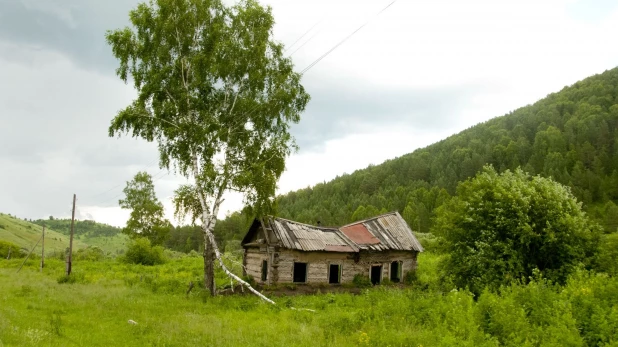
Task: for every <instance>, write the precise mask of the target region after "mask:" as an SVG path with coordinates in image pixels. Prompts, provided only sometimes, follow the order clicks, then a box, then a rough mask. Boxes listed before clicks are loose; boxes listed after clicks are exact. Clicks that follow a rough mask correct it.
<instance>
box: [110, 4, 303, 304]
mask: <svg viewBox="0 0 618 347" xmlns="http://www.w3.org/2000/svg"><path fill="white" fill-rule="evenodd" d="M130 19H131V23H132V25H133V28H125V29H119V30H115V31H110V32H108V33H107V41H108V43H109V44H110V45H111V46H112V51H113V53H114V56H115V57H116V58H118V60H119V61H120V67H119V68H118V69H117V74H118V76H119V77H120V78H121V79H122V80H124V81H125V82H128V81H129V77H132V81H133V84H134V87H135V89H136V90H137V93H138V96H137V98H136V99H135V100H134V101H133V103H132V104H131V105H129V106H127V107H126V108H125V109H124V110H122V111H120V112H119V113H118V115H117V116H116V117H115V118H114V119H113V121H112V124H111V126H110V128H109V134H110V136H114V135H116V134H121V133H130V134H132V135H133V136H135V137H141V138H143V139H146V140H148V141H156V142H157V143H158V145H159V153H160V163H161V165H162V166H163V167H165V168H173V169H174V170H176V171H177V172H179V173H180V174H182V175H184V176H186V177H187V178H192V179H193V183H192V184H190V185H186V186H182V187H180V188H179V189H178V190H177V191H176V198H175V205H176V209H177V212H178V215H179V217H183V216H185V215H189V216H191V217H192V219H193V220H195V219H201V221H202V228H203V232H204V244H205V247H204V265H205V274H204V277H205V285H206V287H207V288H209V289H210V290H211V293H213V294H214V272H213V270H212V266H213V256H214V257H215V258H219V264H220V265H221V266H222V268H223V269H224V270H227V269H226V268H225V265H224V264H223V262H222V261H221V260H220V257H219V254H218V252H219V250H218V248H217V245H216V240H215V238H214V234H213V229H214V226H215V224H216V216H217V214H218V211H219V207H220V205H221V202H222V201H223V199H224V196H225V194H226V192H228V191H230V190H231V191H239V192H241V193H243V196H244V198H245V202H246V204H247V205H250V206H252V209H253V211H254V213H255V214H257V215H261V214H264V213H267V212H269V211H270V209H271V206H272V201H273V198H274V194H275V189H276V183H277V180H278V179H279V177H280V175H281V173H282V172H283V170H284V168H285V158H286V157H287V156H288V155H289V154H290V153H291V151H292V150H293V149H294V148H295V145H294V142H293V139H292V137H291V135H290V133H289V126H290V123H293V122H298V121H299V119H300V113H301V112H302V111H303V110H304V108H305V106H306V104H307V103H308V101H309V95H308V94H307V93H306V92H305V90H304V88H303V86H302V85H301V84H300V78H301V75H300V74H298V73H296V72H294V71H293V64H292V61H291V60H290V59H289V58H287V57H285V56H284V55H283V45H282V44H280V43H278V42H275V41H274V40H273V39H272V30H273V26H274V18H273V16H272V12H271V9H270V8H264V7H262V6H261V5H260V4H259V3H258V2H257V1H254V0H242V1H240V2H238V3H237V4H235V5H233V6H226V5H225V4H223V2H222V1H220V0H156V1H155V0H151V1H150V2H149V3H142V4H139V5H138V6H137V8H136V9H134V10H132V11H131V13H130ZM228 274H229V275H230V276H232V277H233V278H235V279H236V280H238V281H239V282H241V283H244V282H242V281H241V279H240V278H238V277H237V276H234V275H233V274H231V273H229V272H228Z"/></svg>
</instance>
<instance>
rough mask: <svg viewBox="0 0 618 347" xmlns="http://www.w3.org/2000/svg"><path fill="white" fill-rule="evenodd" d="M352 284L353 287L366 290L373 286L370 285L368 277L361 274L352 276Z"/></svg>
mask: <svg viewBox="0 0 618 347" xmlns="http://www.w3.org/2000/svg"><path fill="white" fill-rule="evenodd" d="M352 283H354V286H355V287H357V288H368V287H371V286H372V285H373V284H372V283H371V279H369V277H367V276H365V275H362V274H356V275H354V278H353V279H352Z"/></svg>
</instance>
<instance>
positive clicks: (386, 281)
mask: <svg viewBox="0 0 618 347" xmlns="http://www.w3.org/2000/svg"><path fill="white" fill-rule="evenodd" d="M380 284H381V285H383V286H392V285H393V284H395V283H394V282H393V281H391V280H390V279H388V278H385V279H383V280H382V282H380Z"/></svg>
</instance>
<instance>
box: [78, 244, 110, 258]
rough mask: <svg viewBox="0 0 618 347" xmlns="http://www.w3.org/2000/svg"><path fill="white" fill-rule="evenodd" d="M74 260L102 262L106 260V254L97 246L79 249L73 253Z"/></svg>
mask: <svg viewBox="0 0 618 347" xmlns="http://www.w3.org/2000/svg"><path fill="white" fill-rule="evenodd" d="M73 259H76V260H88V261H100V260H103V259H105V252H103V250H102V249H100V248H99V247H96V246H91V247H87V248H82V249H78V250H77V252H74V253H73Z"/></svg>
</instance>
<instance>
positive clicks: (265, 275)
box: [262, 260, 268, 282]
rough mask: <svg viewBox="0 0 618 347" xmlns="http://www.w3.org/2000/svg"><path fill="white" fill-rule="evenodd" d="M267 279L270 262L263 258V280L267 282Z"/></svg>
mask: <svg viewBox="0 0 618 347" xmlns="http://www.w3.org/2000/svg"><path fill="white" fill-rule="evenodd" d="M266 279H268V262H267V261H266V260H262V282H266Z"/></svg>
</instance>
